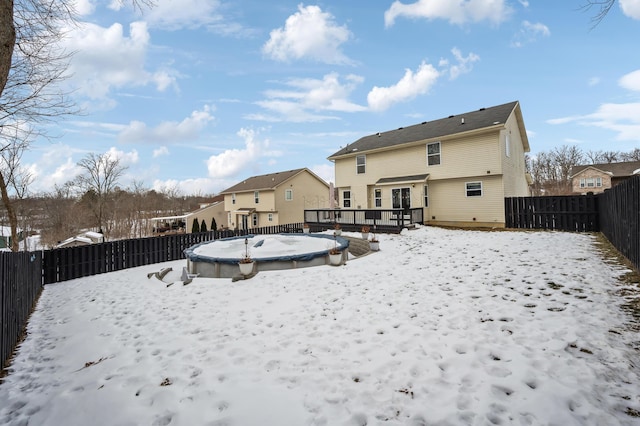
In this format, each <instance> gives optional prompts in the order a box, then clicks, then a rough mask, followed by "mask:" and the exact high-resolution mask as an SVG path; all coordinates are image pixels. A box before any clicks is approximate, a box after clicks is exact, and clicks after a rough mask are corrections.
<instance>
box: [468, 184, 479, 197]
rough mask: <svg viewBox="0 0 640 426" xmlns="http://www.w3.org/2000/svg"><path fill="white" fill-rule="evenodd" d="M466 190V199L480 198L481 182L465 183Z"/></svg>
mask: <svg viewBox="0 0 640 426" xmlns="http://www.w3.org/2000/svg"><path fill="white" fill-rule="evenodd" d="M465 186H466V190H467V197H481V196H482V182H467V183H465Z"/></svg>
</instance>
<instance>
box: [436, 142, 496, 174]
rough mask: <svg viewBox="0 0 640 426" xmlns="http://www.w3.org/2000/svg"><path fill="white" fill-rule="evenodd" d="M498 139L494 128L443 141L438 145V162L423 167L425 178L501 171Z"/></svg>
mask: <svg viewBox="0 0 640 426" xmlns="http://www.w3.org/2000/svg"><path fill="white" fill-rule="evenodd" d="M499 142H500V133H499V132H497V131H496V132H490V133H484V134H482V135H478V136H474V137H467V138H463V139H450V140H445V141H443V142H442V143H441V145H440V151H441V159H440V160H441V162H440V164H439V165H437V166H428V167H427V168H426V170H427V173H429V179H451V178H457V177H461V176H479V175H484V174H487V171H489V172H490V173H489V174H501V173H502V167H501V165H500V159H501V156H500V152H499V151H500V143H499ZM425 150H426V148H425ZM425 156H426V154H425ZM424 161H425V162H426V157H425V159H424Z"/></svg>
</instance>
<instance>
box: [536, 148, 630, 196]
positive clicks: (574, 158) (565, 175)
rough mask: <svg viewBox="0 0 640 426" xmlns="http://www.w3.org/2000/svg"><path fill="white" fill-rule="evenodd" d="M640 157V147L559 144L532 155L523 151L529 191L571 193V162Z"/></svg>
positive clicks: (594, 162) (605, 161)
mask: <svg viewBox="0 0 640 426" xmlns="http://www.w3.org/2000/svg"><path fill="white" fill-rule="evenodd" d="M630 161H640V148H634V149H633V150H631V151H629V152H623V151H586V152H585V151H583V150H581V149H580V148H579V147H578V146H576V145H563V146H560V147H556V148H554V149H552V150H550V151H542V152H539V153H537V154H536V155H535V156H532V155H526V156H525V164H526V170H527V172H528V173H529V175H530V176H531V179H532V181H533V183H532V185H531V195H534V196H540V195H571V194H572V193H573V189H572V185H571V170H572V168H573V167H575V166H585V165H591V164H610V163H624V162H630Z"/></svg>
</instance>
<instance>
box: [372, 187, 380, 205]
mask: <svg viewBox="0 0 640 426" xmlns="http://www.w3.org/2000/svg"><path fill="white" fill-rule="evenodd" d="M373 202H374V205H375V206H376V207H377V208H380V207H382V189H374V190H373Z"/></svg>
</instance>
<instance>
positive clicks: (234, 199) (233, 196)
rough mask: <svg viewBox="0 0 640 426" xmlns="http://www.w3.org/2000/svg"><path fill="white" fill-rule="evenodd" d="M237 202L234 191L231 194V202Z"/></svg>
mask: <svg viewBox="0 0 640 426" xmlns="http://www.w3.org/2000/svg"><path fill="white" fill-rule="evenodd" d="M235 203H236V194H235V193H233V194H231V204H235Z"/></svg>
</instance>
